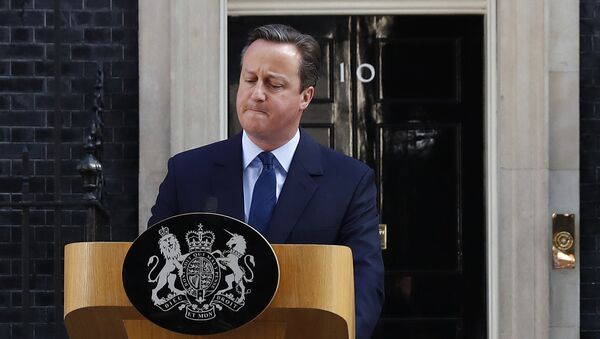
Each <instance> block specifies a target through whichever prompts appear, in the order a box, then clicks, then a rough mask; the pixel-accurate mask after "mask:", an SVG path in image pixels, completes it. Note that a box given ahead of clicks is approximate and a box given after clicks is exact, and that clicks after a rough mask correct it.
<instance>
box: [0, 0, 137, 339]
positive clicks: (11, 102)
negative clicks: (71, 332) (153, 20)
mask: <svg viewBox="0 0 600 339" xmlns="http://www.w3.org/2000/svg"><path fill="white" fill-rule="evenodd" d="M54 6H55V1H54V0H0V202H9V201H19V200H20V199H21V194H20V190H21V186H20V178H19V175H20V174H21V173H22V166H21V165H22V164H21V161H20V158H21V152H22V150H23V147H24V146H27V148H28V149H29V151H30V158H31V164H30V166H29V171H30V174H31V175H32V179H31V187H30V190H31V192H32V193H33V198H34V199H35V200H40V201H42V200H53V199H55V198H56V197H55V195H54V192H55V189H54V176H53V175H54V171H55V166H54V156H55V154H56V152H60V155H61V159H62V161H61V166H60V167H61V170H62V176H61V178H60V182H61V186H60V188H61V191H62V195H61V197H60V198H61V199H62V200H79V199H81V192H82V189H81V179H80V177H79V174H78V173H77V171H76V165H77V163H78V161H79V159H80V158H81V156H82V154H83V147H82V146H83V140H84V136H85V135H86V134H87V133H88V132H89V125H90V122H91V120H92V117H93V112H92V109H91V107H92V105H93V96H92V95H93V85H94V76H95V72H96V68H97V62H99V63H100V64H101V65H102V67H103V69H104V86H105V88H104V104H105V112H104V122H105V128H104V143H105V144H104V154H103V159H102V164H103V167H104V170H105V180H106V187H105V190H104V203H105V206H106V207H107V209H108V211H109V213H110V218H111V219H110V227H109V229H108V231H107V234H105V237H106V238H109V239H110V240H116V241H131V240H133V238H134V237H135V235H136V234H137V200H138V197H137V192H138V188H137V182H138V181H137V173H138V119H139V114H138V63H137V59H138V55H137V51H138V49H137V27H138V23H137V0H61V1H60V11H59V12H60V13H59V18H60V23H61V30H60V33H59V34H58V37H59V41H60V44H61V46H62V48H61V50H60V54H59V55H60V56H61V59H62V63H61V71H62V76H60V78H59V81H58V85H59V86H60V87H59V88H60V93H61V94H60V100H59V103H57V102H56V100H55V97H54V95H55V94H54V93H55V85H56V81H55V76H54V71H55V69H54V62H55V43H56V39H57V36H56V35H55V29H54V16H55V15H56V11H55V9H54ZM57 106H59V107H57ZM57 108H58V111H60V112H61V117H62V127H61V146H60V147H59V148H60V149H59V150H57V149H55V147H54V143H53V142H54V141H53V140H54V139H53V133H54V128H53V124H54V112H55V111H57ZM61 219H62V225H63V226H62V237H63V239H62V240H63V241H64V242H72V241H81V240H83V237H84V232H83V225H84V223H85V212H83V211H82V210H80V209H72V210H68V209H66V210H65V211H63V212H62V214H61ZM53 222H54V211H53V210H43V209H35V210H33V211H32V215H31V223H32V228H31V231H30V235H31V237H30V239H31V241H32V245H31V249H30V253H31V258H32V262H31V265H30V272H31V279H30V286H31V289H32V290H31V294H30V303H31V305H32V308H31V315H30V320H31V322H32V325H31V329H32V331H31V333H30V335H31V336H32V337H34V338H53V337H54V333H53V331H54V328H55V326H54V324H53V321H54V314H55V310H54V306H53V305H54V299H53V293H54V284H53V278H52V275H53V273H54V272H53V265H52V260H53V256H54V250H53V248H54V237H53V234H54V233H53V232H54V231H53ZM20 223H21V214H20V212H19V211H18V210H12V211H11V210H8V209H2V210H1V211H0V338H21V337H25V333H23V332H22V330H23V328H22V325H21V321H22V318H21V313H22V312H21V309H20V306H21V298H22V291H21V288H22V286H21V269H20V267H21V260H20V258H21V255H20V251H21V233H20V227H19V225H20ZM105 240H108V239H105ZM64 336H65V334H64V331H62V332H61V334H60V335H59V337H64Z"/></svg>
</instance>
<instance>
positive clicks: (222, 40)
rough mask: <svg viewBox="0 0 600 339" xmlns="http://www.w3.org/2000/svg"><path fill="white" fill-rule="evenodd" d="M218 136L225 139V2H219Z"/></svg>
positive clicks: (225, 0) (222, 0) (226, 55)
mask: <svg viewBox="0 0 600 339" xmlns="http://www.w3.org/2000/svg"><path fill="white" fill-rule="evenodd" d="M219 18H221V20H220V22H219V43H220V46H219V54H220V59H221V60H223V62H221V63H220V64H219V116H220V118H219V121H220V124H219V135H220V138H221V140H223V139H227V82H228V81H227V57H228V54H227V34H228V33H227V32H228V31H227V0H219Z"/></svg>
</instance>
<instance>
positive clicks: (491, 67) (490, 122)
mask: <svg viewBox="0 0 600 339" xmlns="http://www.w3.org/2000/svg"><path fill="white" fill-rule="evenodd" d="M485 23H486V28H485V46H486V47H485V63H486V68H485V85H486V87H485V88H486V93H485V103H486V107H485V136H486V139H485V166H486V173H485V189H486V202H487V203H486V204H485V205H486V207H487V209H486V243H487V246H486V248H487V261H486V263H487V289H488V290H487V299H488V300H487V312H488V313H487V322H488V339H498V337H499V333H500V328H499V320H498V314H499V311H500V306H499V303H498V284H499V277H498V272H499V254H498V157H499V155H498V148H497V142H498V136H497V130H496V129H497V126H498V123H497V119H496V118H497V112H498V104H497V93H498V89H497V87H496V83H497V77H498V75H497V70H498V67H497V59H496V57H497V54H496V45H497V30H496V0H489V3H488V7H487V13H486V16H485Z"/></svg>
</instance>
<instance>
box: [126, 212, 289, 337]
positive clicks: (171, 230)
mask: <svg viewBox="0 0 600 339" xmlns="http://www.w3.org/2000/svg"><path fill="white" fill-rule="evenodd" d="M278 284H279V264H278V262H277V258H276V256H275V252H274V251H273V248H272V247H271V245H270V244H269V242H268V241H267V240H266V239H265V238H264V237H263V236H262V235H261V234H260V233H258V232H257V231H256V230H255V229H254V228H252V227H251V226H249V225H247V224H245V223H243V222H241V221H239V220H237V219H234V218H231V217H228V216H225V215H220V214H214V213H188V214H181V215H177V216H173V217H170V218H167V219H165V220H162V221H160V222H158V223H156V224H154V225H153V226H152V227H150V228H148V229H147V230H146V231H145V232H143V233H142V234H141V235H140V236H139V237H138V238H137V239H136V240H135V241H134V242H133V244H132V245H131V248H130V249H129V251H128V252H127V255H126V256H125V262H124V263H123V286H124V287H125V293H127V296H128V297H129V300H130V301H131V303H132V304H133V306H134V307H135V308H136V309H137V310H138V311H140V313H141V314H142V315H143V316H145V317H146V318H147V319H149V320H150V321H152V322H153V323H155V324H157V325H159V326H161V327H164V328H166V329H168V330H171V331H175V332H180V333H185V334H195V335H208V334H216V333H221V332H225V331H229V330H232V329H234V328H237V327H239V326H242V325H244V324H246V323H247V322H249V321H251V320H253V319H254V318H256V317H258V315H260V313H262V312H263V311H264V310H265V309H266V308H267V306H269V304H270V303H271V301H272V300H273V297H274V296H275V292H276V291H277V286H278Z"/></svg>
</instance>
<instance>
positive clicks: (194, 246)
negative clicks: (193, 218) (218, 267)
mask: <svg viewBox="0 0 600 339" xmlns="http://www.w3.org/2000/svg"><path fill="white" fill-rule="evenodd" d="M202 228H203V225H202V224H198V231H189V232H187V234H186V235H185V240H186V241H187V244H188V247H189V249H190V252H195V251H202V252H210V251H211V250H212V245H213V243H214V242H215V234H214V233H213V232H212V231H204V230H203V229H202Z"/></svg>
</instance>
